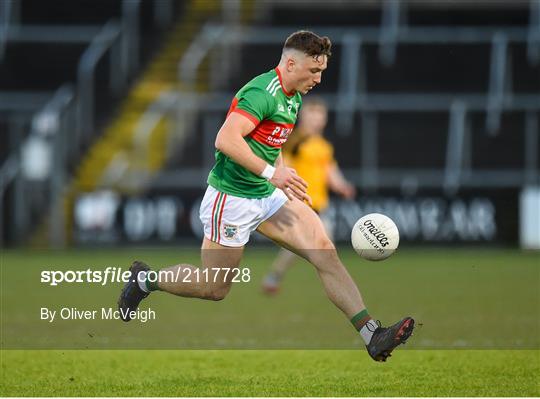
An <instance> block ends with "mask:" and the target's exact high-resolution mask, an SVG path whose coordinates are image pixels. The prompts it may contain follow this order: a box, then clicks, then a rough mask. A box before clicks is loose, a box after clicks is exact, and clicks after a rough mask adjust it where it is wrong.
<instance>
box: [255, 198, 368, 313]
mask: <svg viewBox="0 0 540 399" xmlns="http://www.w3.org/2000/svg"><path fill="white" fill-rule="evenodd" d="M258 231H259V232H260V233H262V234H263V235H265V236H266V237H268V238H270V239H271V240H273V241H275V242H276V243H278V244H279V245H281V246H282V247H284V248H288V249H290V250H291V251H292V252H294V253H296V254H297V255H299V256H301V257H303V258H305V259H306V260H308V261H309V262H310V263H311V264H313V265H314V266H315V268H316V270H317V273H318V274H319V277H320V279H321V281H322V284H323V286H324V289H325V292H326V294H327V296H328V297H329V298H330V300H331V301H332V302H333V303H334V304H335V305H336V306H337V307H338V308H339V309H341V311H342V312H343V313H345V315H346V316H347V317H349V318H352V317H353V316H355V315H356V314H358V313H359V312H361V311H362V310H364V309H365V305H364V302H363V300H362V296H361V295H360V292H359V291H358V288H357V286H356V284H355V283H354V281H353V280H352V278H351V276H350V275H349V273H348V271H347V269H346V268H345V266H344V265H343V264H342V263H341V261H340V259H339V257H338V255H337V252H336V250H335V247H334V244H333V243H332V241H330V239H329V238H328V235H327V234H326V232H325V229H324V226H323V224H322V222H321V220H320V219H319V217H318V216H317V214H316V213H315V212H314V211H313V210H312V209H311V208H309V207H308V206H307V205H306V204H304V203H302V202H301V201H299V200H297V199H294V200H292V201H287V202H286V203H285V205H283V207H282V208H281V209H280V210H279V211H277V212H276V213H275V214H274V215H273V216H272V217H270V218H269V219H267V220H265V221H264V222H263V223H262V224H261V225H260V226H259V227H258Z"/></svg>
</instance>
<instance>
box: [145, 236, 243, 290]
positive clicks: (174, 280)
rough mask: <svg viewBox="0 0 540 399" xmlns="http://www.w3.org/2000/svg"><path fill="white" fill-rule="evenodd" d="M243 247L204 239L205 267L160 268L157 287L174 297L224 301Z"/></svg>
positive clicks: (203, 264)
mask: <svg viewBox="0 0 540 399" xmlns="http://www.w3.org/2000/svg"><path fill="white" fill-rule="evenodd" d="M243 252H244V247H243V246H242V247H225V246H223V245H220V244H218V243H216V242H213V241H210V240H209V239H208V238H206V237H205V238H204V239H203V244H202V249H201V262H202V267H201V268H200V269H199V268H197V267H195V266H192V265H188V264H179V265H175V266H171V267H168V268H166V269H161V270H160V271H159V279H158V281H157V286H156V288H157V289H159V290H161V291H165V292H168V293H171V294H174V295H178V296H183V297H190V298H201V299H211V300H214V301H218V300H221V299H223V298H225V296H226V295H227V294H228V293H229V291H230V289H231V285H232V279H233V277H234V275H235V274H234V273H233V272H232V270H231V269H234V268H237V267H238V265H239V264H240V260H241V259H242V254H243Z"/></svg>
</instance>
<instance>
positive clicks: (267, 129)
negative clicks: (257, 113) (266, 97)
mask: <svg viewBox="0 0 540 399" xmlns="http://www.w3.org/2000/svg"><path fill="white" fill-rule="evenodd" d="M293 128H294V123H277V122H273V121H270V120H264V121H262V122H261V123H260V124H259V126H257V127H256V128H255V130H254V131H253V132H252V133H251V137H252V138H253V139H254V140H255V141H258V142H259V143H262V144H266V145H268V146H270V147H281V146H282V145H283V143H285V142H286V141H287V139H288V138H289V135H290V134H291V133H292V131H293Z"/></svg>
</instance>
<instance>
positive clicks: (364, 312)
mask: <svg viewBox="0 0 540 399" xmlns="http://www.w3.org/2000/svg"><path fill="white" fill-rule="evenodd" d="M368 316H369V313H368V311H367V309H364V310H362V311H361V312H360V313H357V314H355V315H354V316H353V317H352V319H351V323H352V325H353V326H355V327H356V323H358V322H359V321H360V320H362V319H363V318H365V317H368Z"/></svg>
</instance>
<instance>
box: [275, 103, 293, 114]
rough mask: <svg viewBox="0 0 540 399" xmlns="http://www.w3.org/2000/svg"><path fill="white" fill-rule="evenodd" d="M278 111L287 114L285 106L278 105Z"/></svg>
mask: <svg viewBox="0 0 540 399" xmlns="http://www.w3.org/2000/svg"><path fill="white" fill-rule="evenodd" d="M277 109H278V111H279V112H285V107H284V106H283V104H278V106H277ZM290 113H291V112H290V111H289V114H290Z"/></svg>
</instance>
